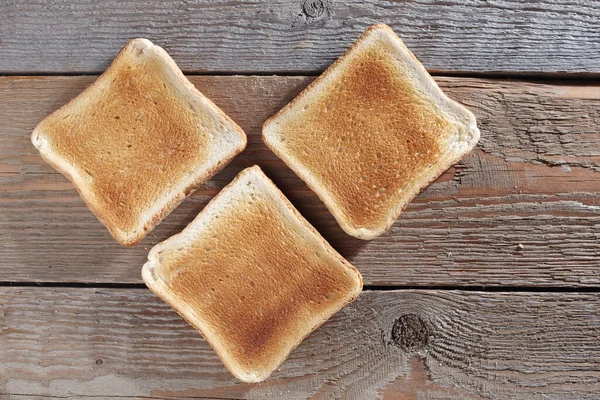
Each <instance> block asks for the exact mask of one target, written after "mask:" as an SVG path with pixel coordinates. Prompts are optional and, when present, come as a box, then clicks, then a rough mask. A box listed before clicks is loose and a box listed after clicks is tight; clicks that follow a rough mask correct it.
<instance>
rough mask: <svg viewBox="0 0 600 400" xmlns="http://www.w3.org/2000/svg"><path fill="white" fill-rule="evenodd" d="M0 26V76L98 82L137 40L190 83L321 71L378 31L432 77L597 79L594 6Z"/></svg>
mask: <svg viewBox="0 0 600 400" xmlns="http://www.w3.org/2000/svg"><path fill="white" fill-rule="evenodd" d="M0 15H1V16H2V17H0V18H1V20H0V51H1V54H2V56H1V57H0V72H18V73H23V72H26V73H30V74H31V73H38V72H87V73H89V72H99V71H102V70H103V69H105V68H106V66H107V65H108V63H109V61H110V60H111V59H112V58H113V57H114V56H115V54H116V52H117V51H118V50H119V49H120V48H121V47H122V46H123V45H124V44H125V43H126V42H127V41H128V40H130V39H132V38H135V37H147V38H149V39H152V40H154V41H155V42H156V43H157V44H160V45H161V46H164V47H165V49H167V51H169V53H170V54H171V55H172V56H173V57H174V58H175V60H176V61H177V62H178V64H179V65H180V66H181V67H182V68H183V69H184V70H185V71H188V72H206V71H209V72H214V71H234V72H248V71H287V72H289V71H293V72H309V71H311V72H312V71H321V70H323V69H324V68H325V67H326V66H328V65H329V64H330V63H331V62H332V61H333V60H334V59H336V58H337V57H338V56H339V55H340V54H342V53H343V52H344V51H345V49H346V48H348V46H349V45H350V44H351V43H352V42H353V41H354V40H355V39H356V38H357V37H358V36H359V35H360V33H362V32H363V31H364V29H365V28H366V27H367V26H369V25H371V24H374V23H379V22H384V23H388V24H390V25H391V26H392V27H393V28H394V29H395V30H396V32H397V33H398V34H399V35H400V36H401V37H402V38H403V39H404V40H405V41H406V43H407V45H408V46H409V47H410V48H411V49H412V50H413V51H414V53H415V54H416V55H417V57H419V58H420V59H421V60H422V61H423V63H424V64H425V66H426V67H427V68H428V69H430V70H435V71H461V72H468V71H471V72H472V71H475V72H527V73H554V72H576V73H598V72H600V30H599V29H598V26H600V3H599V2H598V1H596V0H593V1H587V2H585V1H577V2H573V1H568V0H557V1H549V0H536V1H527V2H524V1H521V0H504V1H498V0H494V1H471V2H460V1H435V0H408V1H402V2H397V1H376V0H369V1H359V0H352V1H330V0H294V1H250V0H243V1H236V2H233V3H232V2H230V1H223V0H220V1H209V0H201V1H193V2H189V1H169V2H162V1H150V0H144V1H137V2H122V1H106V2H102V5H100V4H99V3H97V2H94V1H90V0H86V1H72V0H52V1H47V0H33V1H26V2H24V1H17V0H5V1H2V2H0Z"/></svg>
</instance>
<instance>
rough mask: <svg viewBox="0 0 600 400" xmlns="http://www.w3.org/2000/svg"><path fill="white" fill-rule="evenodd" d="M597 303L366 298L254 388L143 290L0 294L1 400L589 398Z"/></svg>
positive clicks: (599, 381)
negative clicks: (24, 399) (144, 399)
mask: <svg viewBox="0 0 600 400" xmlns="http://www.w3.org/2000/svg"><path fill="white" fill-rule="evenodd" d="M599 310H600V294H598V293H587V294H583V293H482V292H460V291H375V292H371V291H367V292H364V293H363V294H362V295H361V296H360V297H359V299H358V300H357V301H356V302H355V303H354V304H352V305H351V306H349V307H346V308H344V309H343V310H342V311H341V312H339V313H338V314H337V315H335V316H334V317H333V318H332V319H331V320H330V321H329V322H327V323H326V324H325V325H324V326H322V327H321V328H320V329H318V330H317V331H315V332H314V333H313V334H312V335H311V336H309V337H308V339H306V340H305V342H303V343H302V344H301V345H300V346H299V347H298V348H297V349H296V350H295V351H294V352H293V353H292V354H291V356H290V358H289V359H288V360H287V361H286V362H285V363H284V364H283V365H282V366H281V368H280V369H279V370H278V371H276V372H275V373H274V374H273V375H272V377H271V378H270V379H269V380H267V381H265V382H264V383H261V384H255V385H252V384H244V383H241V382H238V381H236V380H235V379H234V378H233V377H232V376H231V375H230V374H229V373H228V372H227V371H226V370H225V368H224V367H223V366H222V365H221V362H220V361H219V359H218V358H217V356H216V355H215V353H214V352H213V351H212V349H211V348H210V347H209V346H208V344H207V343H206V342H205V341H204V340H203V339H202V338H201V337H200V335H199V334H198V333H197V332H196V331H194V330H193V328H192V327H191V326H189V325H187V323H185V322H184V321H183V320H182V319H181V318H180V317H179V316H178V315H177V314H176V313H175V312H174V311H172V310H171V309H170V308H169V307H168V306H167V305H165V304H164V303H162V302H161V301H160V300H159V299H158V298H156V297H154V296H153V295H152V294H151V293H150V292H149V291H147V290H143V289H142V290H139V289H134V290H132V289H129V290H126V289H125V290H123V289H119V290H115V289H77V288H68V289H65V288H31V287H28V288H6V287H5V288H2V289H1V290H0V315H1V316H2V318H0V348H1V349H2V352H0V396H1V395H2V394H4V395H6V394H9V395H12V396H14V398H15V399H18V398H20V397H19V396H16V394H28V395H33V394H35V395H41V396H50V395H52V396H72V397H74V398H80V397H82V396H83V395H85V396H86V398H87V397H91V398H110V397H112V396H114V397H117V396H119V397H126V398H129V397H135V398H137V397H141V396H151V397H152V398H158V399H163V398H170V399H181V398H186V397H194V398H196V397H204V396H207V397H214V398H257V399H258V398H261V399H262V398H267V397H268V398H277V399H302V398H307V397H311V398H317V399H326V398H340V397H341V398H347V399H369V400H371V399H376V398H380V399H400V400H401V399H406V400H408V399H415V398H418V399H455V400H458V399H463V400H464V399H560V400H567V399H578V400H581V399H595V398H597V395H598V387H599V385H600V342H599V341H598V335H599V334H600V311H599Z"/></svg>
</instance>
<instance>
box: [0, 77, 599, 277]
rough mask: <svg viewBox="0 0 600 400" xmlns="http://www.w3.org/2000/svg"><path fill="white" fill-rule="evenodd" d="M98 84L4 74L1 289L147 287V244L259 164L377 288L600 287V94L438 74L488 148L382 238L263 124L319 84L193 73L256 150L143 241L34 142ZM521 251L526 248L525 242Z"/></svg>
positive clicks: (0, 91) (0, 95)
mask: <svg viewBox="0 0 600 400" xmlns="http://www.w3.org/2000/svg"><path fill="white" fill-rule="evenodd" d="M93 79H94V78H93V77H37V78H31V77H11V78H0V104H3V105H4V107H2V108H1V109H0V238H1V240H0V249H1V250H2V258H0V281H15V282H17V281H19V282H22V281H38V282H39V281H45V282H53V281H55V282H116V283H140V282H141V279H140V276H139V273H140V268H141V265H142V264H143V263H144V261H145V258H146V254H147V252H148V250H149V248H150V247H151V246H152V245H153V244H155V243H157V242H158V241H160V240H163V239H165V238H167V237H168V236H170V235H172V234H174V233H177V232H179V231H180V230H181V229H182V228H183V227H184V226H185V224H187V223H188V222H190V221H191V220H192V219H193V218H194V216H195V215H196V214H197V213H198V212H199V211H200V210H201V209H202V207H203V206H204V205H205V204H206V202H207V201H208V200H209V199H210V198H211V197H212V196H213V195H214V194H215V193H217V191H218V190H219V189H220V188H222V187H223V186H224V185H225V184H227V183H228V182H229V181H230V180H231V179H232V178H233V177H234V176H235V174H236V173H237V172H239V171H240V170H241V169H242V168H244V167H246V166H249V165H252V164H254V163H258V164H259V165H261V167H263V168H264V170H265V171H266V172H267V174H268V175H269V176H270V177H272V178H273V179H274V181H275V182H276V183H277V184H278V185H279V186H280V187H281V188H282V189H283V190H284V192H285V194H286V195H287V196H288V197H289V198H290V199H291V200H292V202H293V203H294V204H295V205H296V206H297V207H298V208H299V210H300V211H301V212H302V213H303V214H304V215H305V216H306V217H307V218H308V220H309V221H310V222H312V223H313V224H314V225H315V226H316V227H317V228H318V229H319V231H320V232H322V233H323V235H324V236H325V238H326V239H328V240H329V241H330V242H331V243H332V244H333V246H334V247H335V248H336V249H338V250H339V251H340V252H341V254H342V255H344V256H345V257H347V258H348V259H349V260H350V261H351V262H353V263H354V264H355V265H356V266H357V267H358V268H359V269H360V271H361V272H362V274H363V276H364V278H365V284H367V285H510V286H594V285H596V286H597V285H599V284H600V265H599V264H600V262H599V260H600V242H599V241H600V236H599V233H598V232H599V229H598V228H599V226H600V179H598V178H599V176H600V175H599V172H598V171H599V169H600V150H599V149H600V131H599V130H598V126H600V87H598V86H597V87H592V86H585V87H576V86H566V85H558V84H556V85H541V84H533V83H528V82H520V81H514V82H513V81H503V80H482V79H468V78H443V77H440V78H438V81H439V82H440V84H441V86H442V87H443V88H444V90H446V91H447V92H448V93H449V95H450V96H451V97H453V98H455V99H458V100H460V101H462V102H463V103H465V104H466V105H467V106H468V107H469V108H471V109H472V110H473V111H474V112H475V114H476V115H477V117H478V119H479V125H480V128H481V132H482V138H481V142H480V145H479V147H478V149H477V150H475V151H474V152H473V153H472V154H471V155H469V156H468V157H467V158H466V159H465V160H463V161H462V162H461V163H459V164H458V165H457V166H456V167H454V168H451V169H450V170H449V171H448V172H446V173H445V174H444V175H443V176H442V177H441V178H440V179H438V181H437V182H436V183H434V184H433V185H431V186H430V187H429V188H428V189H427V190H425V191H424V192H423V193H422V194H421V195H419V196H418V197H417V199H416V200H415V201H414V202H413V203H412V204H411V205H410V206H409V208H408V210H407V211H406V212H405V213H404V214H403V215H402V216H401V218H400V219H399V221H398V222H396V224H395V225H394V226H393V228H392V230H391V231H390V232H389V233H388V234H386V235H384V236H382V237H380V238H377V239H375V240H373V241H370V242H365V241H361V240H358V239H353V238H351V237H350V236H348V235H346V234H345V233H343V232H342V231H341V229H340V228H339V227H338V225H337V224H336V222H335V221H334V220H333V218H332V217H331V216H330V214H329V212H328V211H327V209H326V208H325V207H324V206H323V204H322V203H321V202H320V201H319V200H318V198H317V197H316V196H315V195H314V194H313V193H312V192H311V191H310V190H309V189H308V188H306V186H305V185H304V184H303V182H302V181H301V180H300V179H298V178H297V177H296V176H295V175H294V174H293V173H292V172H291V171H290V170H289V169H288V168H287V167H286V166H285V165H284V164H283V163H282V162H280V161H279V160H278V159H277V158H276V157H275V156H274V155H273V154H272V153H271V152H270V151H269V150H268V149H267V148H266V147H265V146H264V145H263V143H262V141H261V139H260V126H261V124H262V122H263V121H264V120H265V119H266V118H267V117H268V116H270V115H271V114H272V113H274V112H275V111H276V110H278V109H279V108H280V107H282V106H283V105H284V104H285V103H286V102H287V101H289V100H290V99H291V98H292V97H293V96H295V95H296V94H297V93H298V92H299V91H300V90H301V89H302V88H304V87H305V86H306V85H307V84H308V83H309V82H310V80H311V79H312V78H307V77H199V76H195V77H192V78H191V79H192V81H193V82H194V83H195V84H196V85H197V86H198V87H199V88H200V89H201V90H202V91H204V92H205V93H206V94H207V95H208V96H209V97H211V98H212V99H213V100H214V101H215V102H216V103H217V104H218V105H219V106H221V107H222V108H223V109H224V110H225V111H226V112H227V113H228V114H230V115H231V116H232V117H233V119H234V120H235V121H237V122H238V123H239V124H240V125H241V126H242V127H243V128H244V130H245V131H246V132H247V133H248V134H249V144H248V148H247V150H246V151H245V152H244V153H243V154H242V155H241V156H240V157H239V158H238V159H237V160H235V161H234V162H233V163H232V164H231V165H230V166H229V167H227V168H226V169H225V170H224V171H223V172H222V173H220V174H219V175H217V176H216V177H215V178H214V179H212V180H211V181H210V182H209V183H208V184H207V185H206V186H204V187H203V188H202V189H200V190H199V191H198V192H197V193H196V194H195V195H194V196H192V197H191V198H190V199H188V200H187V201H185V202H184V203H183V204H182V205H181V206H180V207H179V208H178V209H177V210H175V211H174V212H173V213H172V214H171V215H170V216H169V217H168V218H167V219H166V220H165V221H164V222H163V223H161V224H160V225H159V227H158V228H157V229H156V230H155V231H154V232H152V233H151V234H150V235H149V237H148V238H147V239H145V240H144V241H143V242H142V244H141V245H140V246H138V247H135V248H123V247H121V246H119V245H118V244H117V243H116V242H115V241H114V240H113V239H112V238H111V237H110V236H109V234H108V233H107V231H106V230H105V229H104V227H103V226H101V225H100V223H99V222H97V221H96V219H95V218H94V217H93V216H92V214H91V213H90V212H89V210H88V209H87V208H86V207H85V205H84V204H83V201H81V200H80V198H79V196H78V195H77V193H76V192H75V190H74V189H73V186H72V185H71V184H70V183H69V182H68V181H67V180H66V179H65V178H64V177H62V175H60V174H58V173H56V172H55V171H54V170H53V169H52V168H51V167H50V166H48V165H47V164H45V163H44V162H43V161H42V159H41V158H40V157H39V155H38V154H37V151H36V150H35V149H34V148H33V146H32V145H31V143H30V140H29V135H30V132H31V131H32V129H33V127H34V126H35V124H36V123H37V122H38V121H39V120H40V119H42V118H43V117H44V116H45V115H46V114H47V113H49V112H51V111H52V110H54V109H55V108H57V107H59V106H60V105H61V104H63V103H64V102H66V101H67V100H68V99H70V98H71V97H73V96H74V95H76V94H77V93H78V92H79V91H80V90H81V89H83V88H84V87H85V86H86V85H88V84H89V83H90V82H92V81H93ZM519 245H522V246H523V247H522V248H520V246H519Z"/></svg>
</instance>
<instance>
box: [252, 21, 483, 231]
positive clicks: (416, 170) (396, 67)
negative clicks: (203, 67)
mask: <svg viewBox="0 0 600 400" xmlns="http://www.w3.org/2000/svg"><path fill="white" fill-rule="evenodd" d="M478 139H479V130H478V129H477V126H476V123H475V117H474V116H473V114H472V113H471V112H470V111H468V110H467V109H466V108H464V107H463V106H461V105H460V104H458V103H457V102H455V101H453V100H451V99H449V98H448V97H446V96H445V95H444V93H443V92H442V91H441V90H440V88H439V87H438V86H437V84H436V83H435V81H434V80H433V78H431V76H430V75H429V74H428V73H427V71H426V70H425V68H424V67H423V66H422V65H421V64H420V63H419V61H418V60H417V59H416V58H415V57H414V56H413V54H412V53H411V52H410V51H409V50H408V49H407V48H406V47H405V46H404V44H403V43H402V41H401V40H400V39H399V38H398V37H397V36H396V35H395V34H394V32H393V31H392V30H391V29H390V28H389V27H388V26H387V25H383V24H379V25H374V26H372V27H370V28H369V29H368V30H367V31H366V32H365V33H364V34H363V35H362V37H361V38H360V39H359V40H358V41H357V42H356V43H355V44H354V45H353V46H352V47H351V48H350V49H349V50H348V51H347V52H346V53H345V54H344V55H343V56H342V57H341V58H340V59H338V60H337V61H336V62H335V63H334V64H333V65H331V67H329V68H328V69H327V71H325V73H323V74H322V75H321V76H320V77H319V78H317V79H316V80H315V81H314V82H313V83H312V84H310V85H309V86H308V88H306V89H305V90H304V91H303V92H302V93H301V94H300V95H299V96H298V97H296V98H295V99H294V100H293V101H292V102H291V103H289V104H288V105H287V106H285V107H284V108H283V109H282V110H281V111H279V112H278V113H277V114H275V115H274V116H273V117H271V118H270V119H269V120H267V121H266V122H265V124H264V126H263V140H264V141H265V143H266V144H267V145H268V146H269V147H270V148H271V149H272V150H273V152H275V154H277V156H279V157H280V158H281V159H282V160H283V161H284V162H285V163H286V164H287V165H288V166H289V167H290V168H291V169H292V170H294V172H296V174H298V176H299V177H300V178H302V179H303V180H304V181H305V182H306V183H307V185H308V186H309V187H310V188H311V189H312V190H313V191H315V192H316V193H317V195H318V196H319V197H320V198H321V200H322V201H323V202H324V203H325V205H326V206H327V207H328V208H329V210H330V211H331V213H332V214H333V215H334V217H335V218H336V219H337V221H338V222H339V224H340V226H341V227H342V228H343V229H344V230H345V231H346V232H347V233H348V234H350V235H353V236H356V237H358V238H361V239H372V238H374V237H376V236H379V235H381V234H382V233H384V232H385V231H386V230H387V229H389V228H390V226H391V225H392V224H393V222H394V220H395V219H396V218H397V217H398V216H399V215H400V213H401V212H402V210H403V209H404V208H405V207H406V206H407V204H408V203H409V202H410V201H411V200H412V199H413V198H414V197H415V196H416V195H417V194H418V193H419V192H420V191H421V190H422V189H423V188H424V187H425V186H427V185H428V184H429V183H431V182H432V181H434V180H435V179H436V178H437V177H438V176H439V175H441V174H442V173H443V172H444V171H445V170H446V169H448V168H449V167H450V166H451V165H452V164H454V163H456V162H457V161H458V160H460V159H461V158H462V157H463V156H465V155H466V154H467V153H468V152H469V151H470V150H471V149H472V148H473V147H474V146H475V144H476V143H477V140H478Z"/></svg>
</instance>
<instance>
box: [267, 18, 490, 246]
mask: <svg viewBox="0 0 600 400" xmlns="http://www.w3.org/2000/svg"><path fill="white" fill-rule="evenodd" d="M378 30H383V31H385V32H386V33H387V34H389V35H390V36H391V38H392V40H394V42H395V43H396V44H397V45H398V49H399V51H402V52H404V53H405V55H406V56H408V57H409V58H410V59H411V60H412V62H413V66H414V67H415V68H416V69H417V70H418V76H417V77H415V78H414V79H413V81H419V82H420V83H421V84H422V85H424V86H426V87H427V88H428V91H429V93H430V94H432V95H434V96H435V97H436V98H437V99H438V100H441V101H443V102H444V106H440V107H441V108H443V109H444V110H445V111H446V112H448V113H451V114H454V115H453V117H454V116H455V115H457V114H460V115H461V116H462V117H463V118H462V119H466V120H467V121H468V122H467V123H463V124H462V128H464V131H465V132H466V133H469V134H470V137H469V138H468V140H466V141H464V142H463V143H462V144H463V146H461V149H460V151H459V152H456V153H455V154H453V155H452V156H451V157H447V159H441V160H439V161H438V163H436V164H432V166H430V167H435V168H434V169H432V170H431V171H430V173H429V174H427V176H425V177H423V178H422V180H420V181H418V182H416V183H415V185H413V188H412V190H409V191H407V193H406V194H405V195H404V196H403V197H402V198H401V199H400V201H398V203H396V204H395V205H394V207H392V208H391V209H390V212H389V213H388V214H387V218H386V222H385V224H381V225H379V226H378V227H377V228H372V229H369V228H364V227H361V226H356V225H354V224H352V223H351V222H350V221H349V220H347V218H346V217H345V215H344V214H343V212H342V211H341V207H339V206H338V204H337V202H336V201H335V200H334V199H333V198H331V197H330V196H328V195H327V194H326V193H325V191H324V190H321V189H320V182H318V181H317V180H316V179H315V180H314V181H313V180H312V179H308V178H307V177H308V176H309V175H310V172H309V171H308V170H307V169H306V168H304V167H302V166H301V165H299V164H298V163H296V162H295V161H294V160H293V158H292V157H290V156H289V155H288V154H287V153H286V152H285V151H282V150H280V149H279V148H278V147H277V144H276V143H275V142H274V141H271V135H273V134H274V131H275V129H274V128H273V129H272V124H273V123H274V122H276V121H277V120H278V119H279V118H281V117H282V116H283V115H284V114H285V113H286V112H287V111H288V110H290V109H291V108H292V107H293V106H294V105H295V104H296V103H297V102H299V101H300V100H301V99H303V97H304V96H306V95H307V93H309V92H310V91H311V90H313V88H315V87H316V86H317V85H318V84H319V83H320V82H321V81H322V80H324V78H325V76H327V75H329V74H331V73H335V70H336V68H337V67H338V66H339V65H340V64H341V63H342V61H344V60H345V59H346V58H347V57H350V56H351V54H352V53H353V51H354V50H355V49H356V48H357V47H358V46H359V45H360V44H361V43H363V42H364V41H365V40H367V39H368V37H369V36H370V35H371V34H373V33H375V32H376V31H378ZM456 120H457V121H458V118H456ZM457 125H458V124H457ZM479 137H480V132H479V129H478V128H477V123H476V119H475V116H474V115H473V113H472V112H471V111H470V110H468V109H467V108H466V107H464V106H463V105H461V104H460V103H458V102H457V101H455V100H453V99H451V98H449V97H448V96H447V95H446V94H445V93H444V92H443V91H442V90H441V89H440V87H439V86H438V85H437V83H436V82H435V80H434V79H433V78H432V77H431V75H429V73H428V72H427V70H426V69H425V67H424V66H423V65H422V64H421V62H420V61H419V60H418V59H417V58H416V57H415V56H414V54H413V53H412V52H411V51H410V50H409V49H408V48H407V47H406V45H405V44H404V42H402V40H401V39H400V38H399V37H398V36H397V35H396V33H395V32H394V31H393V30H392V28H390V27H389V26H388V25H386V24H382V23H380V24H375V25H372V26H370V27H369V28H367V30H366V31H365V32H364V33H363V34H362V35H361V36H360V37H359V38H358V39H357V40H356V42H354V44H353V45H352V46H351V47H350V48H349V49H348V50H347V51H346V52H345V53H344V54H343V55H342V56H340V57H339V58H338V59H337V60H336V61H335V62H333V63H332V64H331V65H330V66H329V67H328V68H327V69H326V70H325V72H323V73H322V74H321V75H320V76H319V77H317V78H316V79H315V80H314V81H313V82H311V83H310V84H309V85H308V86H307V87H306V88H305V89H304V90H303V91H302V92H301V93H300V94H299V95H298V96H296V97H295V98H294V99H293V100H292V101H290V102H289V103H288V104H286V105H285V106H284V107H283V108H282V109H280V110H279V111H278V112H277V113H275V114H274V115H273V116H271V117H270V118H269V119H267V120H266V121H265V122H264V124H263V127H262V139H263V142H264V143H265V144H266V145H267V147H269V149H271V151H273V153H275V155H276V156H277V157H279V158H280V159H282V160H283V161H284V162H285V164H286V165H287V166H288V167H289V168H290V169H292V170H293V171H294V172H295V173H296V174H297V175H298V176H299V177H300V178H301V179H302V180H303V181H304V182H305V183H306V185H307V186H308V187H309V188H310V189H311V190H312V191H313V192H315V193H316V194H317V196H318V197H319V198H320V199H321V201H322V202H323V203H324V204H325V205H326V207H327V209H328V210H329V211H330V212H331V214H332V215H333V216H334V218H335V219H336V220H337V222H338V224H339V225H340V227H341V228H342V229H343V230H344V231H345V232H346V233H347V234H349V235H351V236H354V237H356V238H358V239H363V240H371V239H374V238H376V237H378V236H381V235H382V234H384V233H385V232H387V231H388V230H389V229H390V228H391V226H392V225H393V224H394V222H395V221H396V220H397V218H398V217H399V216H400V214H401V213H402V212H403V211H404V209H405V208H406V207H407V206H408V204H409V203H410V202H411V201H412V200H413V199H414V198H415V197H416V196H417V195H418V194H419V193H420V192H421V190H423V189H424V188H425V187H427V186H428V185H429V184H431V183H432V182H433V181H435V180H436V179H437V178H438V177H439V176H440V175H441V174H442V173H443V172H444V171H446V170H447V169H448V168H450V167H451V166H452V165H454V164H455V163H457V162H458V161H460V160H461V159H462V158H463V157H464V156H466V155H467V154H468V153H469V152H470V151H471V150H472V149H473V148H474V147H475V145H476V144H477V142H478V141H479Z"/></svg>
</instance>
